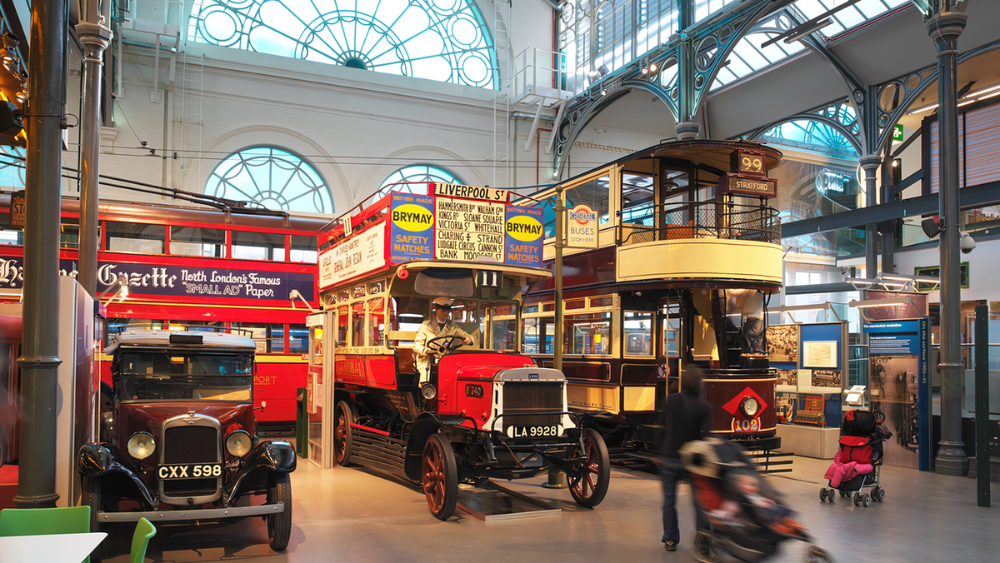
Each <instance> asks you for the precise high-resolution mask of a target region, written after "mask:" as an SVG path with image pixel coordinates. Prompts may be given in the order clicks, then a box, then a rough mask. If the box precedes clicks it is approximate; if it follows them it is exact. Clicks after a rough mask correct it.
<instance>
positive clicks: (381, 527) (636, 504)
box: [105, 457, 1000, 563]
mask: <svg viewBox="0 0 1000 563" xmlns="http://www.w3.org/2000/svg"><path fill="white" fill-rule="evenodd" d="M794 459H795V463H794V468H795V469H794V471H793V472H792V473H789V474H785V475H784V476H781V477H777V476H772V477H770V478H769V479H770V480H771V482H772V483H773V486H774V487H776V488H777V489H779V490H780V491H782V492H783V493H784V494H785V496H786V500H787V504H788V505H789V506H790V507H791V508H793V509H795V510H797V511H798V512H799V517H800V520H801V521H802V523H803V524H805V525H806V526H807V527H808V528H809V529H810V531H811V532H812V533H813V534H814V536H815V543H816V544H817V545H819V546H821V547H823V548H824V549H826V550H827V551H828V552H829V553H830V554H831V555H832V556H833V558H834V560H835V561H840V562H855V561H930V562H939V561H950V560H953V559H955V558H956V556H957V557H961V559H962V560H963V561H970V562H972V561H996V560H997V549H998V546H1000V543H998V541H997V538H998V533H1000V532H998V531H1000V484H996V483H995V484H993V486H992V492H993V503H994V506H993V508H978V507H977V506H976V500H975V486H976V483H975V481H974V480H973V479H968V478H965V477H943V476H940V475H936V474H931V473H920V472H918V471H916V470H911V469H903V468H898V467H886V468H885V471H884V473H883V476H882V483H883V485H884V487H885V489H886V501H885V503H883V504H879V503H872V505H871V506H870V507H868V508H856V507H854V505H853V504H851V503H848V502H842V501H841V499H839V498H838V502H837V503H836V504H834V505H829V504H826V503H823V504H821V503H820V501H819V488H820V484H821V483H824V484H825V481H823V480H822V474H823V472H824V470H825V469H826V466H827V464H828V462H825V461H819V460H814V459H808V458H799V457H797V458H794ZM542 482H543V479H541V478H539V479H532V480H528V481H519V482H518V481H515V482H513V483H510V484H509V485H510V487H511V488H513V489H516V490H518V491H521V492H523V493H525V494H527V495H529V496H532V497H537V498H540V499H543V500H546V501H548V502H550V503H551V504H554V505H555V506H558V507H560V508H562V509H563V510H562V513H561V514H560V515H556V516H545V517H538V518H531V519H525V520H513V521H502V522H489V523H484V522H482V521H479V520H476V519H473V518H472V517H470V516H467V515H464V514H462V513H461V512H459V513H458V514H460V516H458V517H453V518H452V519H451V520H449V521H448V522H439V521H438V520H436V519H434V517H433V516H431V514H430V513H429V512H428V510H427V505H426V503H425V501H424V496H423V494H421V493H420V492H418V491H417V490H416V489H413V488H409V487H407V486H405V485H403V484H400V483H398V482H395V481H391V480H388V479H385V478H382V477H379V476H376V475H373V474H369V473H366V472H364V471H361V470H358V469H355V468H337V469H332V470H326V471H323V470H321V469H318V468H317V467H316V466H315V465H313V464H311V463H300V464H299V469H298V470H297V471H296V472H295V473H294V474H293V476H292V483H293V493H294V498H295V504H294V516H293V521H294V528H293V530H292V538H291V542H290V544H289V547H288V551H287V553H284V554H277V553H274V552H272V551H271V550H270V549H269V548H268V546H267V539H266V535H267V533H266V530H265V527H264V524H263V522H262V521H261V520H260V519H256V518H255V519H253V520H247V521H243V522H241V523H239V524H236V525H230V526H221V527H205V528H202V529H191V528H167V527H164V528H161V529H160V531H159V532H158V533H157V535H156V537H155V538H153V539H152V541H151V543H150V546H149V551H148V552H147V554H146V556H147V558H150V559H152V560H153V561H156V562H157V563H160V562H163V563H171V562H188V561H223V560H225V561H267V562H275V563H277V562H280V561H302V562H305V561H357V562H363V563H377V562H397V561H428V562H434V563H446V562H449V561H456V562H462V563H468V562H470V561H491V562H492V561H553V562H554V561H622V562H630V563H633V562H639V561H661V560H662V561H678V562H680V561H684V562H687V561H693V558H692V557H691V555H690V553H689V552H688V549H689V546H690V540H691V536H692V525H691V524H692V517H691V516H690V515H691V508H690V506H691V505H690V496H689V494H688V488H687V486H681V491H680V506H681V517H682V524H681V535H682V537H683V539H682V542H681V545H680V547H679V549H678V551H677V552H676V553H666V552H665V551H664V550H663V545H662V544H661V543H660V541H659V540H660V532H661V526H660V505H661V498H662V497H661V493H660V483H659V479H658V478H657V477H656V476H655V475H651V474H648V473H644V472H641V471H634V470H628V469H619V468H617V467H615V468H613V469H612V480H611V487H610V490H609V491H608V495H607V497H606V498H605V500H604V502H603V503H602V504H601V505H600V506H598V507H597V508H596V509H594V510H587V509H582V508H579V507H577V506H576V504H574V503H573V501H572V499H571V498H570V496H569V493H568V492H567V491H565V490H549V489H545V488H542V487H541V486H539V485H540V484H541V483H542ZM112 536H113V537H112V538H109V540H108V541H107V542H106V547H105V561H111V562H113V563H126V562H127V561H128V555H127V553H128V541H129V539H130V537H131V529H130V528H127V527H126V528H122V529H113V530H112ZM804 549H805V544H804V543H801V542H794V543H793V542H786V543H785V544H783V547H782V550H781V552H779V555H778V556H777V557H776V558H775V559H774V560H775V561H801V560H802V558H803V556H804V553H805V552H804Z"/></svg>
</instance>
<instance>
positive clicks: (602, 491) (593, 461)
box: [566, 428, 611, 508]
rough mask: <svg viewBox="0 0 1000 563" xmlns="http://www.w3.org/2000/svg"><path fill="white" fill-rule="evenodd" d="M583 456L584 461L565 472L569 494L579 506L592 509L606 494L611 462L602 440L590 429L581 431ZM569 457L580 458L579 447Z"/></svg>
mask: <svg viewBox="0 0 1000 563" xmlns="http://www.w3.org/2000/svg"><path fill="white" fill-rule="evenodd" d="M583 455H584V457H586V458H587V459H586V461H584V462H583V463H582V464H580V465H579V466H578V467H576V468H573V469H572V470H568V471H567V472H566V475H567V476H568V477H569V478H570V482H569V492H570V494H571V495H573V500H575V501H576V503H577V504H579V505H580V506H583V507H585V508H594V507H595V506H597V505H599V504H601V501H602V500H604V495H606V494H608V481H610V480H611V460H610V459H609V458H608V447H607V446H606V445H605V444H604V438H601V435H600V434H598V433H597V432H596V431H595V430H593V429H591V428H585V429H584V430H583ZM570 457H580V453H579V447H574V448H573V449H572V451H571V452H570Z"/></svg>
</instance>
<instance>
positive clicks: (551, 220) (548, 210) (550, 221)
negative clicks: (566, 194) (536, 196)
mask: <svg viewBox="0 0 1000 563" xmlns="http://www.w3.org/2000/svg"><path fill="white" fill-rule="evenodd" d="M528 205H530V203H528ZM539 205H540V207H541V208H542V224H543V225H544V227H545V238H552V237H554V236H556V195H555V194H552V195H550V196H549V197H546V198H542V199H541V204H539Z"/></svg>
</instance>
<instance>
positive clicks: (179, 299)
mask: <svg viewBox="0 0 1000 563" xmlns="http://www.w3.org/2000/svg"><path fill="white" fill-rule="evenodd" d="M9 208H10V196H9V195H4V196H0V217H10V215H9ZM4 212H6V215H3V213H4ZM98 214H99V219H100V237H101V240H100V247H99V252H98V272H97V278H98V280H97V287H98V293H99V294H100V293H101V292H104V291H107V294H106V295H105V296H104V297H103V298H102V299H101V301H102V302H106V301H108V299H110V298H112V297H114V299H113V300H112V301H111V302H110V303H109V304H108V307H107V309H108V330H107V335H108V336H107V338H108V339H110V337H112V336H113V335H114V334H115V333H116V332H118V331H121V330H124V329H127V328H136V329H141V328H162V329H170V328H174V329H177V328H180V327H182V326H185V327H187V328H188V329H189V330H205V331H225V330H226V329H228V328H241V329H245V330H249V331H250V332H251V333H252V334H253V337H254V341H255V343H256V346H257V372H256V375H255V378H254V400H255V402H256V406H257V407H260V406H261V403H262V402H266V405H267V406H266V408H264V409H263V410H258V411H257V420H258V421H259V422H261V423H263V425H264V427H265V428H266V427H267V426H269V425H272V424H280V425H282V426H288V425H289V424H290V423H293V422H294V420H295V399H296V397H295V390H296V388H299V387H305V383H306V370H307V360H306V359H304V358H303V354H304V353H306V352H307V350H308V348H307V338H308V336H307V331H306V328H305V322H306V315H307V314H308V313H309V307H310V306H311V307H316V306H317V303H318V300H317V288H316V232H317V231H318V230H319V228H320V227H321V226H322V225H323V224H324V223H325V222H324V221H318V220H311V219H302V218H293V217H288V216H287V215H282V214H277V213H272V214H254V213H249V212H243V213H241V212H240V210H238V209H237V210H232V211H231V212H223V211H216V210H211V209H195V208H181V207H173V206H167V205H137V204H125V203H112V202H104V203H101V204H100V206H99V211H98ZM61 231H62V237H61V251H60V265H61V269H62V273H63V274H64V275H76V271H77V247H78V235H79V201H78V200H75V199H64V200H63V204H62V226H61ZM23 240H24V236H23V232H22V231H21V230H20V229H19V228H18V227H11V226H10V222H9V220H8V221H6V222H5V226H4V227H3V229H2V230H0V302H3V301H17V300H19V299H20V289H21V287H22V284H23V281H24V280H23V272H22V268H23V265H24V261H23V256H24V246H23ZM122 285H124V286H126V287H127V296H125V297H123V295H124V292H122V291H121V289H120V288H121V286H122ZM293 292H298V295H301V299H299V298H298V297H295V298H292V297H291V296H292V294H293ZM109 365H110V363H109V358H107V357H102V358H101V368H100V371H101V379H102V381H104V382H106V383H109V382H110V380H111V379H110V367H109Z"/></svg>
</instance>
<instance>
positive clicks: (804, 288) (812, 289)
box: [785, 282, 858, 295]
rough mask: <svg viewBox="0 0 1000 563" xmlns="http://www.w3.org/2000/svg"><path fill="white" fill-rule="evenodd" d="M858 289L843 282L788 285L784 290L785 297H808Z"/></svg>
mask: <svg viewBox="0 0 1000 563" xmlns="http://www.w3.org/2000/svg"><path fill="white" fill-rule="evenodd" d="M857 289H858V288H856V287H854V286H853V285H852V284H849V283H845V282H837V283H816V284H811V285H790V286H788V287H786V288H785V295H809V294H812V293H841V292H844V291H857Z"/></svg>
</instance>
